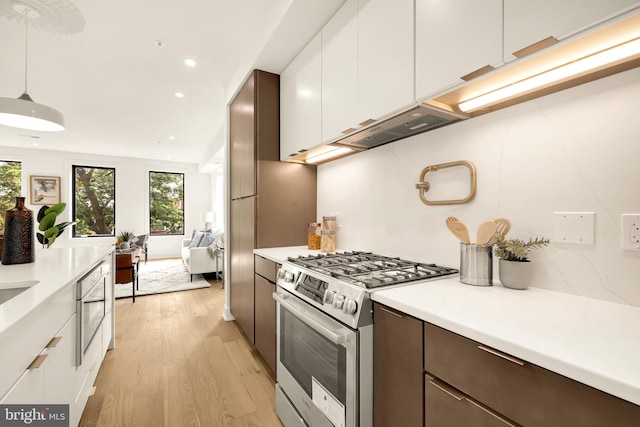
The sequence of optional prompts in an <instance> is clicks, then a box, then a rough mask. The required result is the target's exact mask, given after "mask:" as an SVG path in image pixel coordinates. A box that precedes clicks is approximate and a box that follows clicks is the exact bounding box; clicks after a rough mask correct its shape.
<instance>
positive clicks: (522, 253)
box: [493, 233, 549, 289]
mask: <svg viewBox="0 0 640 427" xmlns="http://www.w3.org/2000/svg"><path fill="white" fill-rule="evenodd" d="M548 244H549V239H545V238H544V237H536V238H535V239H533V238H529V241H528V242H525V241H524V240H520V239H505V237H504V235H502V234H500V233H498V234H496V235H495V243H494V245H493V253H494V254H495V255H496V256H497V257H498V258H499V260H498V277H499V278H500V282H501V283H502V285H503V286H505V287H507V288H512V289H527V288H528V287H529V284H530V281H531V271H530V270H531V262H530V260H529V253H530V252H531V250H532V249H536V248H541V247H543V246H547V245H548Z"/></svg>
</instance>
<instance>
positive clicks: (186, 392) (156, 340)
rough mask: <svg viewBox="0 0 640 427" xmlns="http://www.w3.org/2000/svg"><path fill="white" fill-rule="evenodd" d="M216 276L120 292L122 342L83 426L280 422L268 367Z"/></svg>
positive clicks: (102, 371) (110, 356) (118, 324)
mask: <svg viewBox="0 0 640 427" xmlns="http://www.w3.org/2000/svg"><path fill="white" fill-rule="evenodd" d="M211 283H212V286H211V287H210V288H205V289H196V290H191V291H183V292H174V293H168V294H159V295H149V296H142V297H138V298H136V302H135V304H132V303H131V299H129V298H126V299H118V300H116V347H115V349H113V350H109V351H108V352H107V355H106V357H105V360H104V362H103V364H102V367H101V368H100V372H99V373H98V378H97V380H96V383H95V385H96V393H95V394H94V395H93V396H92V397H90V398H89V401H88V402H87V406H86V408H85V411H84V414H83V415H82V419H81V421H80V425H81V426H110V427H111V426H133V427H141V426H154V427H159V426H166V427H174V426H205V427H210V426H211V427H217V426H266V427H271V426H282V424H281V423H280V421H279V419H278V417H277V415H276V413H275V409H274V407H275V406H274V405H275V391H274V381H273V379H272V378H271V376H270V373H269V369H268V368H267V367H266V365H265V364H264V361H263V360H262V359H261V358H260V356H259V355H258V354H257V353H256V350H255V348H254V347H253V346H251V344H250V343H249V342H248V341H247V339H246V337H245V336H244V335H243V334H242V332H241V331H240V329H239V327H238V326H237V324H236V322H225V321H224V320H223V319H222V311H223V305H224V290H223V289H221V284H220V282H215V281H213V280H212V281H211Z"/></svg>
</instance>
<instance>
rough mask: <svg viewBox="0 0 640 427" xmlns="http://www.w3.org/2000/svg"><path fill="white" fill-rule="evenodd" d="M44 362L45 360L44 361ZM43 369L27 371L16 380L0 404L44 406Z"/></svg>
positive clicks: (0, 400)
mask: <svg viewBox="0 0 640 427" xmlns="http://www.w3.org/2000/svg"><path fill="white" fill-rule="evenodd" d="M45 362H46V360H45ZM43 372H44V369H43V367H42V366H41V367H39V368H34V369H27V370H25V371H24V373H23V374H22V375H21V376H20V378H18V381H16V382H15V383H14V384H13V386H12V387H11V388H10V389H9V390H8V391H7V393H6V394H5V395H4V396H3V397H2V399H0V404H2V405H8V404H44V403H46V402H45V401H44V399H43Z"/></svg>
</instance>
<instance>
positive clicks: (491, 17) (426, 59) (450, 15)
mask: <svg viewBox="0 0 640 427" xmlns="http://www.w3.org/2000/svg"><path fill="white" fill-rule="evenodd" d="M501 64H502V0H456V1H440V0H416V98H417V99H418V100H420V99H423V98H426V97H429V96H432V95H434V94H436V93H438V92H441V91H443V90H445V89H447V88H448V87H451V86H454V85H456V84H459V83H462V82H463V80H462V79H461V77H463V76H465V75H467V74H469V73H471V72H473V71H476V70H478V69H479V68H482V67H484V66H486V65H491V66H493V67H497V66H499V65H501Z"/></svg>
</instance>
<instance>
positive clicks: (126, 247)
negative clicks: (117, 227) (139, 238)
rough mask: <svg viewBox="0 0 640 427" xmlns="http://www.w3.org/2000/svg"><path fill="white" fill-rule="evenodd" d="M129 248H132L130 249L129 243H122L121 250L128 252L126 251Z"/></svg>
mask: <svg viewBox="0 0 640 427" xmlns="http://www.w3.org/2000/svg"><path fill="white" fill-rule="evenodd" d="M129 248H130V247H129V242H122V243H120V249H124V250H126V249H129Z"/></svg>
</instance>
